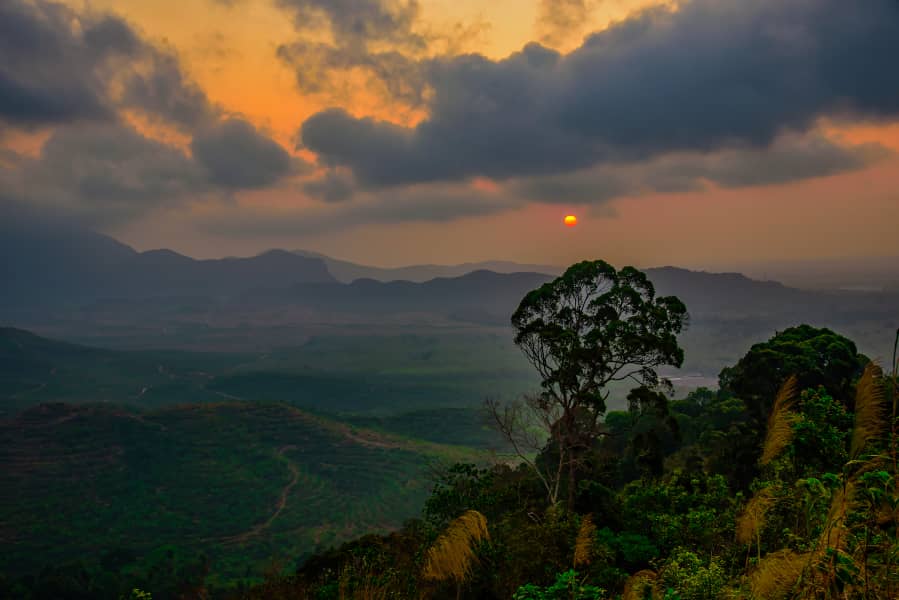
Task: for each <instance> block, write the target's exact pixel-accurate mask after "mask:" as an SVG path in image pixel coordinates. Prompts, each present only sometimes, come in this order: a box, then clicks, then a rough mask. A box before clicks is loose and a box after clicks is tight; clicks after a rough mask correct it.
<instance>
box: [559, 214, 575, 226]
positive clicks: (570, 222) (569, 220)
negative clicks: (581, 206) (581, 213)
mask: <svg viewBox="0 0 899 600" xmlns="http://www.w3.org/2000/svg"><path fill="white" fill-rule="evenodd" d="M562 222H563V223H565V225H567V226H568V227H574V226H575V225H577V217H575V216H574V215H565V218H564V219H562Z"/></svg>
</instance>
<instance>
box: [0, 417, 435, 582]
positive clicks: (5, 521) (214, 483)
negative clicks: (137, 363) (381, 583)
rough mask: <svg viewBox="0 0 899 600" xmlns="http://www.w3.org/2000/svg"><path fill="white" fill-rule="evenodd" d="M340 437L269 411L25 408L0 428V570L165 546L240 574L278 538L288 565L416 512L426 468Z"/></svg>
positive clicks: (321, 424) (339, 430)
mask: <svg viewBox="0 0 899 600" xmlns="http://www.w3.org/2000/svg"><path fill="white" fill-rule="evenodd" d="M348 431H349V430H347V429H345V428H344V427H343V426H341V425H337V424H333V423H330V422H328V421H323V420H321V419H319V418H315V417H311V416H309V415H308V414H306V413H302V412H300V411H298V410H296V409H292V408H289V407H284V406H275V405H271V406H267V405H251V404H244V403H217V404H204V405H192V406H187V407H179V408H171V409H163V410H159V411H156V412H153V413H131V412H127V411H125V410H122V409H117V408H113V407H109V406H96V405H95V406H78V407H74V406H68V405H55V406H48V405H43V406H41V407H36V408H33V409H30V410H28V411H25V412H23V413H21V414H20V415H19V416H18V417H17V418H16V419H15V420H9V421H4V422H2V423H0V460H2V465H0V486H2V487H3V489H5V490H11V491H12V492H13V493H10V494H4V495H3V496H2V499H0V532H3V533H2V535H3V536H4V542H5V543H8V544H11V547H12V549H13V550H14V551H13V552H9V553H5V554H4V557H3V559H2V560H3V562H4V564H3V565H2V567H3V568H4V569H11V568H12V569H17V570H27V569H29V568H35V567H36V566H37V565H38V564H46V563H47V562H48V561H52V560H55V559H57V558H58V559H63V558H65V557H71V556H73V555H78V554H81V553H86V554H90V555H97V554H98V553H102V552H103V551H107V550H111V549H113V548H124V549H127V550H131V551H134V552H136V553H138V554H143V553H147V552H149V551H151V550H152V549H153V548H156V547H159V546H161V545H165V544H175V545H178V546H181V547H185V548H192V549H195V550H202V551H204V552H206V553H207V554H208V555H209V556H210V557H211V558H212V561H213V564H212V569H213V573H214V574H215V573H216V572H217V571H219V572H220V571H221V570H227V571H233V572H234V573H232V574H239V575H243V574H244V571H245V570H246V568H247V567H248V566H252V567H253V568H254V570H256V567H260V568H261V567H262V566H264V565H259V564H252V563H253V561H255V560H259V561H263V560H267V559H270V558H271V556H272V552H271V549H272V547H273V543H274V542H275V541H276V540H277V546H278V547H280V548H281V549H282V551H284V552H286V553H288V554H290V555H291V556H293V557H294V558H296V557H299V556H303V555H306V554H308V553H310V552H312V551H313V550H314V549H316V547H319V546H321V545H323V544H329V543H334V542H336V541H340V540H344V539H349V538H352V537H354V536H356V535H359V534H360V533H363V532H365V531H367V530H370V529H383V528H386V527H389V526H396V525H398V524H399V523H400V522H401V521H402V519H404V518H405V517H407V516H409V515H413V514H416V513H417V512H418V510H419V509H420V506H421V502H422V500H423V498H424V496H425V495H426V494H427V491H428V488H429V485H428V484H427V482H424V481H422V474H423V472H424V465H425V463H426V461H427V460H428V458H427V457H426V456H424V455H422V454H421V453H420V452H413V451H410V450H407V449H403V448H400V447H395V446H396V444H394V443H392V442H391V443H388V442H386V441H384V442H377V441H373V442H366V443H361V442H360V440H362V441H364V440H365V439H368V438H361V437H359V438H357V437H354V436H353V435H351V434H348ZM291 467H293V469H292V468H291ZM294 470H295V471H296V473H297V477H296V482H295V483H293V485H290V484H291V482H292V481H293V479H294V475H293V472H294ZM285 491H286V492H287V493H286V503H285V504H284V506H283V507H282V508H281V510H280V512H278V513H277V516H276V517H275V518H272V517H273V515H275V513H276V510H277V509H278V505H279V501H280V500H281V498H282V495H283V494H284V493H285ZM269 521H270V522H269ZM254 528H256V529H255V530H254ZM248 563H249V564H248ZM257 572H258V571H257Z"/></svg>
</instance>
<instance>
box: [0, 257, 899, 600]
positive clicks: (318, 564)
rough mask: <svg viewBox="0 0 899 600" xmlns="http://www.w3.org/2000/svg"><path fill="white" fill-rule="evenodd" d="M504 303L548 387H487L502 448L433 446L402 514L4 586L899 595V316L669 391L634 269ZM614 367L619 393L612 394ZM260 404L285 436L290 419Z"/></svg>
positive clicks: (756, 357) (756, 349)
mask: <svg viewBox="0 0 899 600" xmlns="http://www.w3.org/2000/svg"><path fill="white" fill-rule="evenodd" d="M511 322H512V328H513V333H514V336H515V337H514V341H515V344H516V345H518V346H519V348H520V349H521V351H522V352H523V354H524V356H525V357H526V358H527V360H528V362H529V363H530V364H531V366H532V367H533V369H534V371H535V372H536V374H537V376H538V381H539V384H538V385H539V387H538V388H537V389H536V390H535V391H534V392H532V393H530V394H525V395H523V396H521V397H520V398H518V399H511V400H510V399H508V398H502V399H496V398H487V399H486V401H485V402H484V407H483V414H484V417H485V419H487V420H489V421H490V422H491V423H492V425H493V427H494V429H495V431H496V432H497V434H498V435H499V436H501V437H502V439H503V440H504V444H503V446H502V451H501V452H500V453H497V454H495V455H493V456H492V457H490V458H489V459H487V458H485V457H483V456H475V455H472V456H474V458H472V459H471V460H469V459H468V458H465V457H463V459H462V460H461V461H458V460H457V462H455V463H454V464H451V465H445V466H443V467H442V468H441V469H440V470H439V471H438V472H435V473H434V481H433V486H432V488H431V491H430V494H429V495H428V497H427V498H426V500H425V501H424V506H423V508H422V510H421V512H420V515H419V516H418V517H417V518H413V519H409V520H407V521H405V523H404V524H403V525H402V526H401V527H399V528H398V529H396V530H394V531H391V532H388V533H383V534H370V535H365V536H363V537H359V538H357V539H354V540H352V541H349V542H346V543H342V544H339V545H336V546H332V547H330V548H320V549H319V550H318V551H317V552H316V553H315V554H314V555H312V556H308V557H304V559H303V560H302V561H298V562H297V563H296V565H295V566H291V565H289V564H284V563H283V562H281V561H280V560H279V559H278V558H276V557H275V555H274V553H273V555H272V558H271V561H270V567H269V569H268V571H267V573H266V575H265V577H264V579H262V580H256V581H249V580H248V581H245V582H240V583H238V584H236V585H232V586H215V585H210V581H209V580H208V574H209V563H208V558H207V556H206V555H204V554H203V553H202V552H192V551H184V550H182V549H179V548H174V547H172V548H162V549H159V550H157V551H156V554H155V555H154V557H153V558H152V560H143V561H141V562H140V565H141V566H140V568H137V567H135V564H137V563H136V560H135V557H133V556H129V555H128V554H127V553H126V552H118V553H117V552H114V551H109V550H106V551H104V552H103V554H102V556H97V557H83V558H79V557H64V556H60V557H58V559H57V560H55V561H54V562H52V563H48V564H46V565H45V566H44V567H43V568H42V569H40V570H38V571H33V572H31V573H29V574H27V575H15V574H12V575H11V574H9V573H7V575H5V576H4V577H3V579H0V597H8V598H23V599H39V598H40V599H44V598H48V599H49V598H111V599H118V598H128V599H132V600H137V599H142V600H143V599H149V598H153V599H156V600H160V599H166V600H167V599H176V598H228V599H231V598H234V599H237V598H245V599H248V600H250V599H253V600H257V599H258V600H263V599H266V600H268V599H271V600H280V599H285V600H286V599H302V598H309V599H316V600H326V599H328V600H329V599H334V600H344V599H346V600H349V599H360V600H362V599H387V598H398V599H404V598H409V599H412V598H435V599H439V598H447V599H451V598H457V599H458V598H485V599H493V598H496V599H513V600H562V599H570V600H605V599H613V598H621V599H622V600H632V599H665V600H704V599H709V600H711V599H715V598H735V599H736V598H740V599H747V600H748V599H777V598H782V599H793V598H795V599H800V598H802V599H805V598H808V599H811V598H814V599H830V598H834V599H836V598H841V599H869V598H896V597H899V419H897V417H899V414H897V404H899V379H897V371H899V363H897V358H896V347H897V345H899V331H896V332H895V341H894V343H893V353H892V356H891V357H888V358H887V360H882V359H880V360H878V358H879V357H867V356H865V355H863V354H861V353H860V352H859V351H858V349H857V347H856V345H855V343H854V342H853V341H852V340H850V339H848V338H846V337H844V336H842V335H840V334H839V333H836V332H834V331H832V330H830V329H827V328H819V327H815V326H812V325H808V324H798V325H796V326H793V327H790V328H787V329H784V330H782V331H777V332H776V333H775V334H774V335H773V336H772V337H770V339H768V340H767V341H764V342H761V343H758V344H755V345H753V346H752V347H751V348H748V349H747V351H746V353H745V355H743V356H742V358H740V359H739V360H738V361H737V362H736V363H735V364H733V365H731V366H729V367H726V368H724V369H723V370H722V371H721V373H720V375H719V381H718V383H719V385H718V388H717V389H709V388H700V389H697V390H694V391H692V392H690V393H688V394H686V395H685V396H682V397H676V396H675V394H674V391H673V387H672V386H671V384H670V382H668V381H667V380H666V379H665V377H664V376H662V375H660V371H661V370H662V369H664V368H666V367H671V368H677V367H680V366H681V365H682V364H683V362H684V351H683V349H682V348H681V346H680V344H679V342H678V337H679V335H680V334H681V333H682V332H683V331H684V330H686V328H688V327H689V312H688V307H687V306H685V305H684V304H683V302H681V301H680V300H679V299H678V298H676V297H673V296H659V295H657V294H656V292H655V289H654V287H653V284H652V283H651V282H650V280H649V279H648V278H647V276H646V275H645V274H644V273H642V272H641V271H638V270H637V269H634V268H631V267H625V268H622V269H620V270H618V269H616V268H614V267H612V266H610V265H608V264H607V263H604V262H602V261H592V262H582V263H578V264H576V265H573V266H572V267H570V268H569V269H568V270H567V271H566V272H565V273H564V274H563V275H561V276H560V277H558V278H556V279H555V280H553V281H550V282H547V283H545V284H543V285H541V286H539V287H538V288H536V289H534V290H533V291H531V292H529V293H528V294H527V295H526V296H525V297H524V298H523V299H522V301H521V303H520V305H519V307H518V309H517V310H516V311H515V312H514V314H513V315H512V318H511ZM884 335H885V336H889V337H891V338H892V337H893V332H891V331H886V332H884ZM887 361H889V362H887ZM622 382H624V383H627V384H628V385H629V387H630V392H629V393H628V394H627V405H626V407H625V408H624V409H623V410H610V409H609V408H608V406H607V400H608V399H609V394H610V387H614V386H620V385H622ZM247 384H252V380H248V381H246V382H243V385H247ZM276 406H278V405H272V406H270V407H269V408H268V409H266V411H268V412H272V411H275V412H277V411H276V408H273V407H276ZM235 410H236V409H235ZM257 410H260V409H257ZM263 412H265V411H263ZM263 416H264V418H266V419H269V420H271V422H272V423H276V425H274V424H273V425H267V427H269V428H270V430H271V431H277V432H278V435H280V436H281V437H280V438H279V439H278V440H277V442H276V445H279V446H280V447H281V448H282V449H285V450H287V451H288V452H289V448H290V447H289V444H290V443H291V440H290V437H289V436H291V435H296V433H295V432H292V431H291V430H290V427H288V426H287V425H286V424H285V422H284V419H283V417H280V416H278V415H274V416H272V415H269V414H265V415H263ZM168 418H169V421H168V422H165V423H164V425H165V426H167V427H176V426H177V419H175V418H174V417H168ZM260 418H262V417H260ZM160 422H161V421H160ZM438 426H439V425H438ZM266 431H268V430H266ZM263 435H269V434H267V433H266V434H263ZM395 451H396V452H407V453H408V452H410V450H409V449H408V448H403V449H397V450H395ZM173 452H177V449H173ZM457 458H458V456H457ZM235 460H236V459H235ZM314 460H315V461H321V462H324V461H325V460H327V458H326V457H321V458H315V459H314ZM409 460H410V461H411V460H412V459H411V457H410V459H409ZM146 468H148V469H152V465H147V466H146ZM367 475H371V476H376V477H377V476H383V477H389V476H390V473H389V471H388V472H384V473H379V474H378V475H374V474H373V473H372V474H368V473H366V472H359V473H358V475H357V476H358V477H365V476H367ZM234 477H235V478H237V479H239V477H238V476H237V475H236V474H235V475H234ZM247 481H251V480H250V479H248V480H247ZM266 481H267V479H266V477H265V476H263V475H260V476H259V477H258V481H256V482H254V483H253V485H266V484H267V483H266ZM382 483H385V484H386V482H382ZM234 485H240V483H239V481H235V482H234ZM369 501H370V502H372V503H377V502H378V501H379V499H378V498H377V497H372V498H371V499H370V500H369ZM213 509H214V507H210V510H213ZM372 510H373V511H374V512H376V513H377V512H378V511H380V510H382V508H381V507H376V506H373V507H372ZM217 518H218V519H227V518H228V514H227V513H226V512H222V513H221V514H220V515H219V516H218V517H217ZM0 533H2V532H0ZM147 534H148V535H152V532H151V531H150V530H148V533H147Z"/></svg>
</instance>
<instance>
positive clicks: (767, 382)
mask: <svg viewBox="0 0 899 600" xmlns="http://www.w3.org/2000/svg"><path fill="white" fill-rule="evenodd" d="M867 362H868V359H867V358H866V357H865V356H864V355H861V354H859V352H858V350H857V348H856V346H855V343H853V342H852V341H851V340H849V339H847V338H845V337H843V336H841V335H839V334H836V333H834V332H833V331H831V330H830V329H826V328H820V329H819V328H815V327H811V326H809V325H800V326H798V327H791V328H789V329H786V330H784V331H782V332H779V333H778V334H777V335H775V336H774V337H772V338H771V339H770V340H768V341H766V342H763V343H760V344H755V345H754V346H753V347H752V348H751V349H750V350H749V352H748V353H747V354H746V355H745V356H744V357H743V358H741V359H740V360H739V361H738V362H737V364H736V365H734V366H733V367H729V368H726V369H724V370H722V371H721V375H720V385H721V388H722V389H723V390H724V391H726V392H728V393H731V394H733V395H735V396H737V397H738V398H742V399H743V400H744V401H745V402H746V406H747V408H748V410H749V412H750V414H751V415H752V416H753V418H754V419H756V420H757V421H758V422H763V421H764V419H765V418H766V417H767V416H768V414H769V413H770V410H771V402H772V400H773V399H774V397H775V395H776V392H777V390H778V388H779V387H780V386H781V385H782V384H783V382H784V381H786V379H787V378H788V377H789V376H790V375H795V376H796V377H797V379H798V384H799V388H800V389H808V388H817V387H818V386H819V385H820V386H823V387H824V389H826V390H827V392H828V393H829V394H832V395H833V396H835V397H836V398H839V399H841V400H843V401H844V402H847V403H848V402H849V401H850V399H851V390H852V384H853V382H854V380H855V378H856V377H858V376H859V375H860V374H861V372H862V369H864V367H865V364H867Z"/></svg>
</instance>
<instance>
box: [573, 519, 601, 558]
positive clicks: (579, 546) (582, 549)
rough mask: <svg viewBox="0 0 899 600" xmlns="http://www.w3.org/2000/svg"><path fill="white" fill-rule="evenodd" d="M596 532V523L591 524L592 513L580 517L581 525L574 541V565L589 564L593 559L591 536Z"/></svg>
mask: <svg viewBox="0 0 899 600" xmlns="http://www.w3.org/2000/svg"><path fill="white" fill-rule="evenodd" d="M595 534H596V525H594V524H593V515H587V516H586V517H584V518H583V519H581V526H580V528H579V529H578V532H577V539H576V540H575V542H574V567H575V568H577V567H579V566H581V565H589V564H590V561H591V560H593V536H594V535H595Z"/></svg>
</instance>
